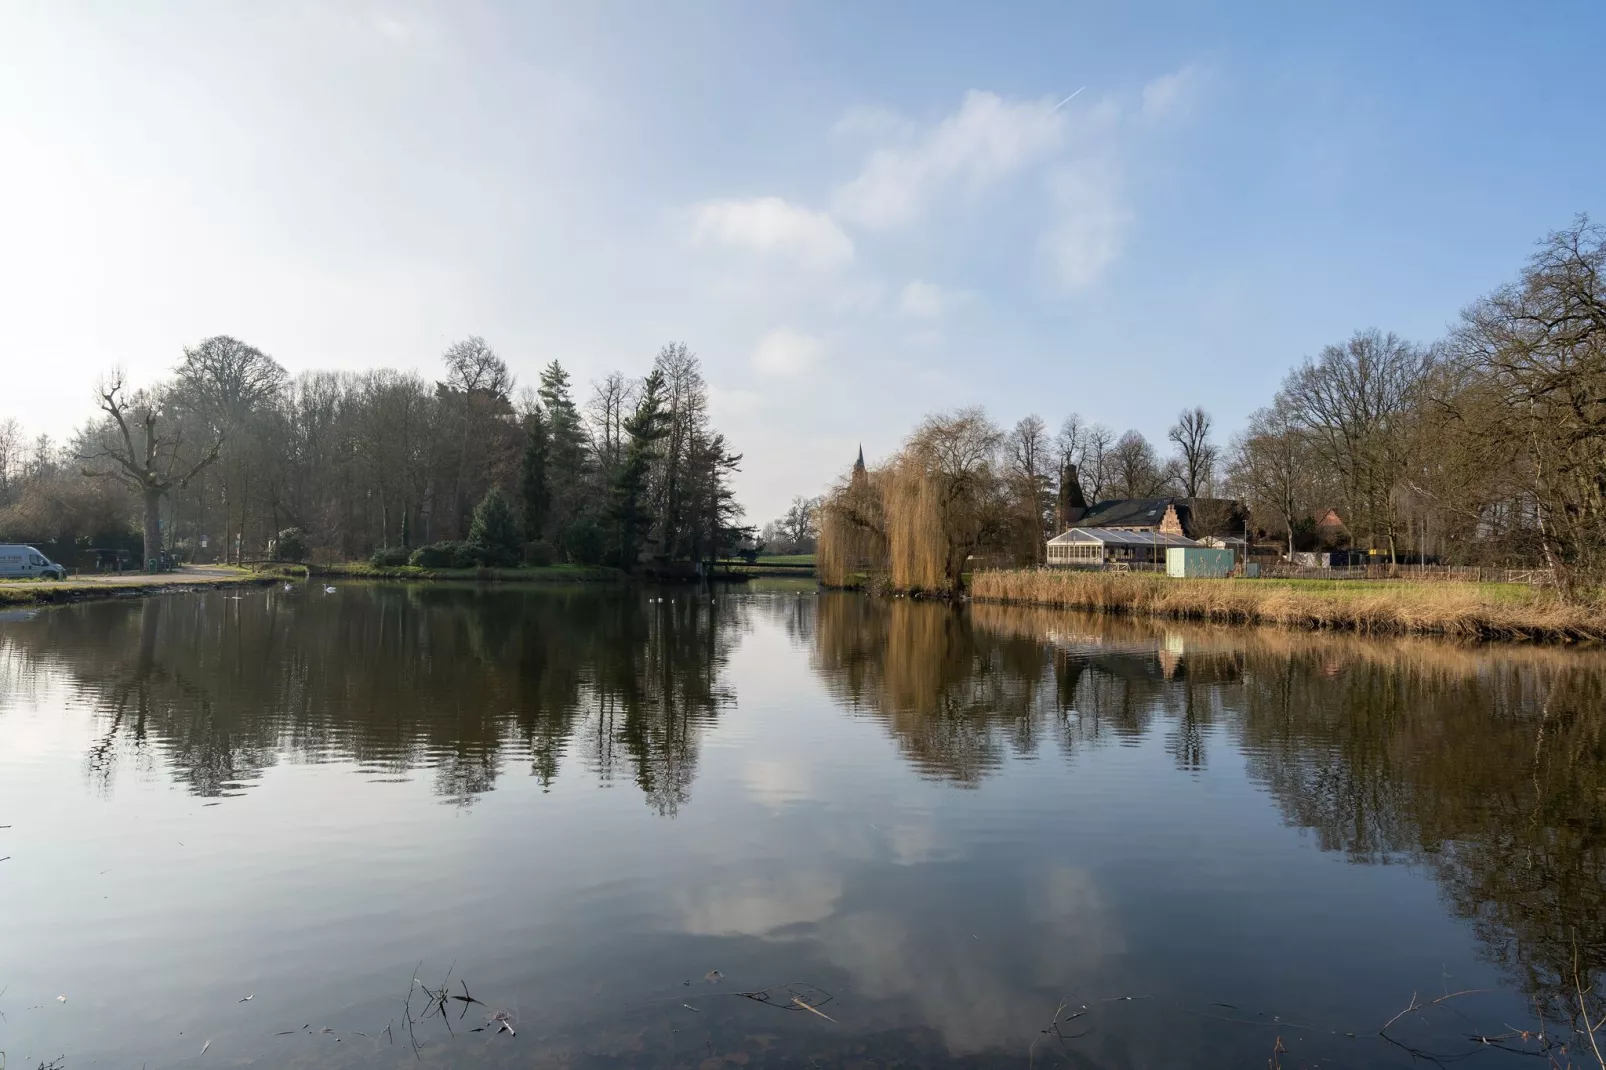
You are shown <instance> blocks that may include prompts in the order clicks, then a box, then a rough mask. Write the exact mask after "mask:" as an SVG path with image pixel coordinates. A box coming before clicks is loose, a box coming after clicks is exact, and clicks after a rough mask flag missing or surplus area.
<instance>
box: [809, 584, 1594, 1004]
mask: <svg viewBox="0 0 1606 1070" xmlns="http://www.w3.org/2000/svg"><path fill="white" fill-rule="evenodd" d="M818 602H819V617H818V620H817V621H816V623H815V629H814V635H815V645H814V652H813V658H814V665H815V667H816V669H817V670H818V671H819V672H820V674H821V675H822V676H823V677H824V678H825V680H826V682H827V686H828V687H829V688H830V690H831V691H832V693H833V694H834V695H836V696H837V697H838V698H839V700H840V701H841V702H843V703H844V704H845V705H847V706H848V707H849V708H851V709H854V710H858V711H863V712H865V713H867V714H869V715H871V716H874V717H876V718H878V719H880V720H881V721H882V722H883V723H884V724H885V726H886V728H887V731H888V732H889V733H890V734H891V736H892V737H893V739H894V740H895V741H896V743H897V745H898V747H899V748H900V749H901V750H902V751H903V753H904V754H905V755H907V756H908V758H909V760H910V761H911V762H912V763H913V764H914V765H915V766H916V767H917V768H919V769H920V770H921V771H922V772H923V773H925V774H926V775H929V776H940V777H944V778H948V779H951V780H953V781H956V782H958V783H961V784H975V783H977V782H978V781H980V780H981V779H982V778H984V777H986V776H987V775H989V773H991V772H993V771H994V770H996V769H997V768H998V767H999V765H1000V763H1001V761H1002V759H1003V757H1004V756H1005V755H1006V754H1014V755H1030V754H1033V753H1035V752H1036V751H1037V749H1038V748H1039V746H1040V743H1041V741H1042V740H1043V738H1044V737H1046V736H1049V735H1052V736H1053V737H1055V739H1056V740H1057V741H1058V743H1059V748H1060V750H1061V752H1062V753H1063V754H1064V755H1066V756H1071V755H1075V754H1078V753H1079V752H1082V751H1084V750H1086V749H1087V748H1088V747H1090V746H1096V745H1099V744H1121V743H1125V742H1129V741H1134V740H1137V739H1139V738H1142V737H1143V736H1145V735H1146V734H1148V733H1149V732H1150V731H1151V730H1152V729H1154V728H1155V727H1156V726H1157V725H1163V726H1164V731H1165V733H1166V744H1167V748H1168V750H1169V752H1170V753H1171V754H1172V755H1173V757H1174V758H1175V761H1176V764H1177V766H1178V768H1179V769H1182V770H1194V769H1199V768H1202V767H1204V765H1205V764H1206V762H1207V761H1208V760H1209V751H1210V747H1211V743H1210V740H1211V737H1212V734H1213V733H1214V732H1215V731H1224V732H1226V733H1227V734H1228V736H1229V738H1230V739H1231V741H1232V743H1233V744H1234V749H1235V750H1236V751H1237V752H1239V753H1242V754H1243V755H1244V756H1245V759H1246V761H1247V763H1248V769H1247V772H1248V774H1249V776H1250V777H1251V779H1252V780H1253V781H1255V782H1256V783H1259V784H1261V785H1263V786H1264V788H1265V789H1266V790H1267V792H1268V793H1269V794H1270V796H1271V797H1272V799H1274V800H1275V802H1276V804H1277V806H1278V808H1279V809H1280V811H1281V812H1282V814H1283V817H1284V820H1285V821H1287V822H1288V823H1289V824H1291V825H1294V826H1297V827H1300V828H1306V829H1310V830H1312V831H1313V832H1314V834H1315V836H1316V838H1317V841H1318V842H1319V844H1320V845H1321V847H1322V849H1323V850H1327V851H1337V852H1342V853H1343V854H1344V855H1345V857H1346V858H1347V859H1348V860H1349V861H1351V862H1353V863H1359V864H1387V863H1394V862H1406V863H1410V864H1413V865H1419V866H1422V867H1424V868H1425V869H1427V870H1429V871H1431V872H1432V873H1433V874H1434V876H1435V877H1436V878H1437V880H1438V882H1439V885H1440V887H1441V889H1442V890H1443V894H1444V897H1445V899H1446V901H1447V903H1448V904H1449V906H1450V908H1451V909H1452V910H1453V911H1454V912H1455V913H1456V914H1457V915H1458V916H1460V917H1462V918H1464V919H1465V920H1466V921H1468V922H1469V923H1470V925H1471V926H1472V928H1473V930H1474V931H1475V932H1476V934H1477V936H1478V938H1479V940H1480V942H1481V943H1482V946H1483V947H1484V948H1485V949H1486V952H1487V954H1488V955H1489V956H1490V957H1491V958H1492V959H1493V960H1494V961H1495V962H1496V963H1498V964H1499V965H1500V967H1501V968H1502V969H1503V970H1504V972H1505V973H1506V974H1507V976H1508V977H1509V978H1510V979H1511V981H1512V983H1513V984H1515V985H1517V986H1519V987H1520V988H1521V989H1522V991H1524V992H1525V993H1527V994H1528V995H1529V996H1530V997H1532V998H1533V999H1535V1000H1536V1001H1538V1003H1539V1004H1540V1009H1542V1010H1543V1012H1544V1013H1545V1014H1546V1016H1547V1017H1548V1018H1549V1019H1550V1020H1551V1021H1555V1020H1556V1019H1557V1017H1558V1015H1559V1016H1560V1017H1561V1018H1562V1019H1566V1018H1568V1017H1569V1016H1570V1015H1571V1014H1572V1013H1574V1012H1576V1009H1577V986H1576V985H1575V983H1574V979H1573V978H1574V974H1573V970H1574V966H1575V963H1576V965H1577V967H1578V969H1579V973H1580V976H1581V977H1582V978H1583V984H1584V985H1585V986H1588V985H1589V984H1590V983H1591V979H1593V980H1594V982H1595V984H1596V991H1597V992H1599V991H1600V989H1601V984H1600V982H1601V981H1602V980H1603V975H1606V737H1603V731H1602V727H1603V723H1606V654H1602V653H1601V652H1598V651H1573V650H1565V649H1555V648H1519V647H1489V646H1458V645H1454V644H1449V643H1443V642H1436V641H1431V640H1403V641H1401V640H1391V641H1386V642H1385V641H1373V640H1367V639H1362V638H1355V637H1333V636H1321V635H1311V634H1305V633H1295V632H1286V631H1274V630H1258V629H1256V630H1250V629H1213V628H1204V627H1187V626H1177V625H1164V626H1162V625H1150V624H1145V623H1137V622H1131V621H1121V620H1110V619H1108V618H1105V619H1091V618H1081V617H1077V616H1075V615H1072V614H1066V613H1054V612H1048V611H1038V610H1027V609H1018V608H1007V607H1000V606H990V605H973V606H971V607H969V608H968V609H956V608H952V607H948V606H940V605H931V604H922V603H916V602H911V601H908V600H891V601H875V600H871V599H866V598H858V597H852V596H835V595H833V596H822V597H821V598H820V599H819V600H818ZM1575 946H1576V958H1575V952H1574V948H1575Z"/></svg>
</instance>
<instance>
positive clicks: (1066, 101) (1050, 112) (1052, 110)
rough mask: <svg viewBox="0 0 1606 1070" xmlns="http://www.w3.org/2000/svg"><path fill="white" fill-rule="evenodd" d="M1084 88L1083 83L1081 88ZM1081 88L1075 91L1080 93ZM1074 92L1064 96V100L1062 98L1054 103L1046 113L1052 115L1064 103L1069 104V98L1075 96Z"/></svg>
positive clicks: (1063, 105)
mask: <svg viewBox="0 0 1606 1070" xmlns="http://www.w3.org/2000/svg"><path fill="white" fill-rule="evenodd" d="M1086 88H1087V86H1085V85H1084V86H1083V87H1082V89H1086ZM1082 89H1078V90H1077V91H1076V93H1080V92H1081V91H1082ZM1076 93H1072V94H1071V95H1070V96H1068V97H1066V98H1065V99H1064V100H1062V101H1060V102H1059V103H1058V104H1056V105H1054V106H1053V107H1052V108H1050V109H1049V111H1048V113H1049V114H1050V115H1053V114H1054V113H1055V112H1057V111H1059V110H1060V109H1061V108H1063V107H1065V105H1067V104H1069V103H1070V102H1071V100H1072V99H1073V98H1074V97H1075V96H1076Z"/></svg>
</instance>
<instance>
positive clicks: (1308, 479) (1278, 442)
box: [1227, 405, 1314, 554]
mask: <svg viewBox="0 0 1606 1070" xmlns="http://www.w3.org/2000/svg"><path fill="white" fill-rule="evenodd" d="M1311 467H1312V465H1311V449H1310V444H1309V442H1307V441H1306V439H1305V437H1304V433H1303V432H1302V431H1301V430H1300V428H1299V426H1298V425H1297V424H1296V423H1295V422H1294V420H1293V419H1292V418H1291V417H1290V416H1289V414H1288V411H1287V410H1286V409H1285V408H1283V407H1281V406H1278V405H1273V406H1271V407H1270V408H1265V409H1261V410H1260V411H1258V412H1256V413H1255V414H1254V415H1253V416H1251V417H1250V418H1249V427H1248V429H1247V430H1245V432H1244V433H1243V434H1242V435H1241V436H1239V437H1238V438H1237V440H1236V441H1235V442H1234V443H1233V450H1232V458H1231V461H1230V463H1229V467H1228V473H1227V475H1228V479H1229V483H1230V486H1231V489H1232V492H1233V494H1234V495H1235V496H1237V497H1238V498H1240V499H1241V500H1243V501H1244V502H1246V503H1248V505H1249V507H1250V509H1251V510H1253V511H1254V512H1255V513H1256V514H1257V515H1260V516H1265V515H1268V514H1269V515H1272V516H1275V517H1277V518H1278V519H1279V520H1280V521H1281V522H1282V526H1283V531H1284V533H1285V536H1286V541H1287V544H1288V552H1289V553H1290V554H1292V553H1293V552H1294V529H1295V527H1296V526H1297V524H1298V522H1299V520H1300V518H1302V517H1304V516H1306V515H1307V514H1308V513H1309V512H1310V508H1311V506H1310V501H1309V498H1308V494H1309V492H1310V488H1311V485H1312V483H1313V482H1314V481H1313V478H1312V472H1311Z"/></svg>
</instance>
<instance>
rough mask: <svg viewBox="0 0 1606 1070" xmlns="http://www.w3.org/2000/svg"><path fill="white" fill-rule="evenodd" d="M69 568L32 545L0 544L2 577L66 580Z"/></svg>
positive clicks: (10, 578) (0, 577)
mask: <svg viewBox="0 0 1606 1070" xmlns="http://www.w3.org/2000/svg"><path fill="white" fill-rule="evenodd" d="M66 578H67V570H66V569H65V568H62V567H61V566H60V565H58V564H56V563H55V562H54V561H52V560H50V558H48V557H46V556H45V555H44V554H42V553H40V552H39V551H38V550H35V549H34V548H33V547H32V546H17V545H11V546H0V579H8V580H15V579H24V580H33V579H49V580H64V579H66Z"/></svg>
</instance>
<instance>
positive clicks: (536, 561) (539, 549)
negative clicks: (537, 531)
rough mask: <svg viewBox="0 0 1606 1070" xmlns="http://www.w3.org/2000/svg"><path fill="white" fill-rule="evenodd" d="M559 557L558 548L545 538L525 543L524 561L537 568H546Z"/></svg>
mask: <svg viewBox="0 0 1606 1070" xmlns="http://www.w3.org/2000/svg"><path fill="white" fill-rule="evenodd" d="M557 559H558V552H557V550H555V549H553V547H552V544H551V543H549V542H547V541H546V540H545V539H537V540H536V541H535V542H527V543H525V544H524V563H525V564H526V565H531V566H534V567H535V568H546V567H547V566H548V565H550V564H552V562H554V561H556V560H557Z"/></svg>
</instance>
